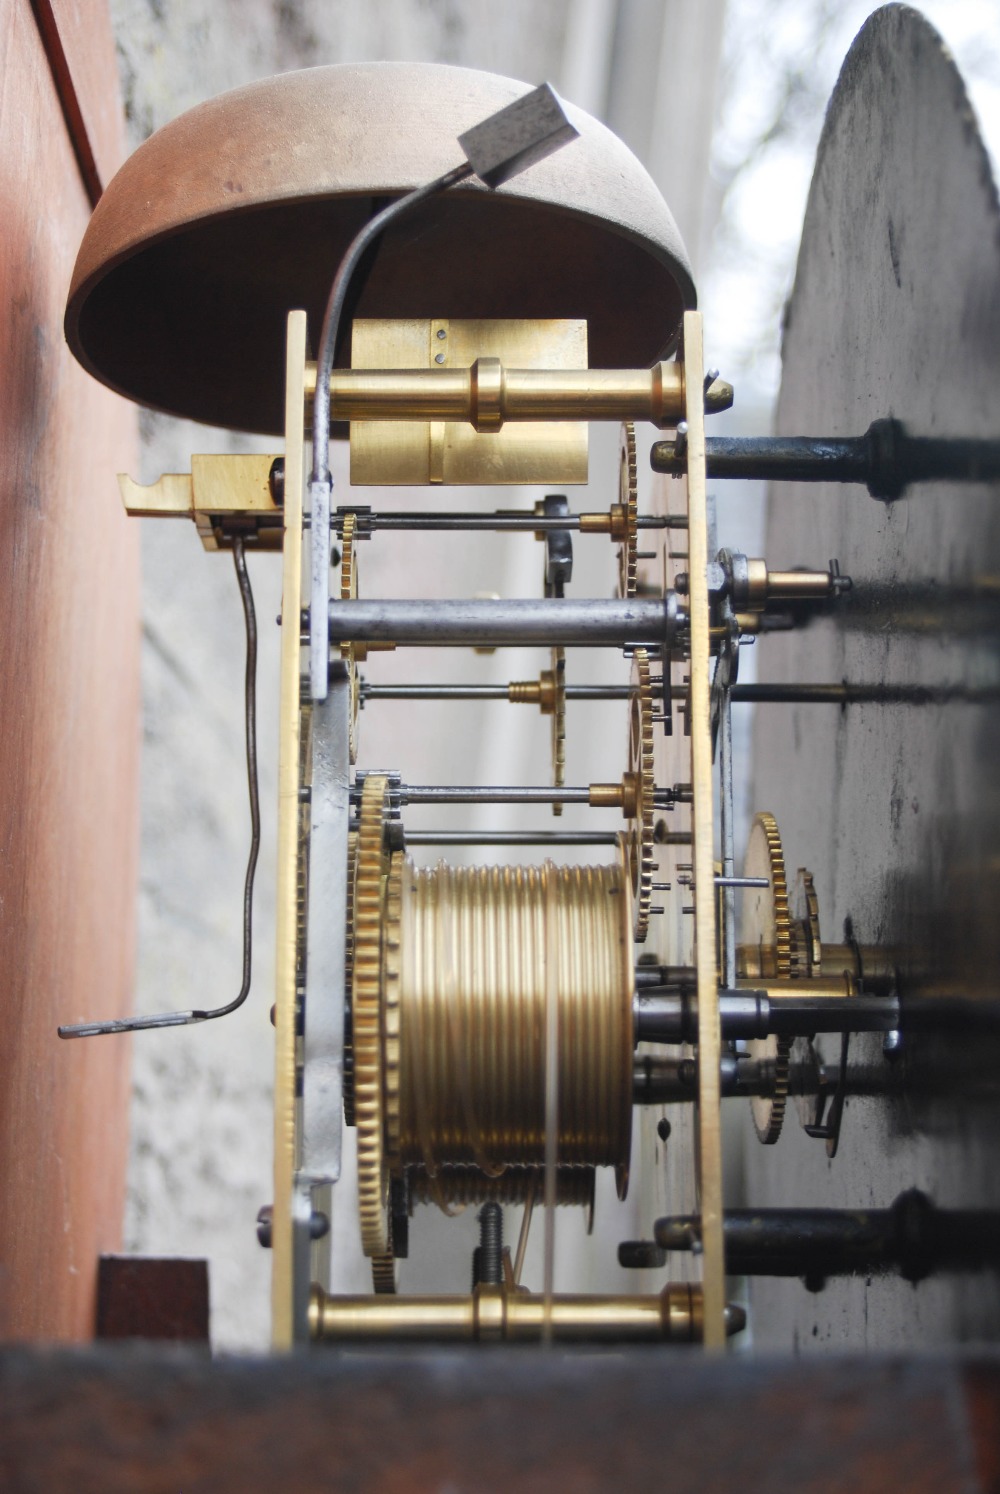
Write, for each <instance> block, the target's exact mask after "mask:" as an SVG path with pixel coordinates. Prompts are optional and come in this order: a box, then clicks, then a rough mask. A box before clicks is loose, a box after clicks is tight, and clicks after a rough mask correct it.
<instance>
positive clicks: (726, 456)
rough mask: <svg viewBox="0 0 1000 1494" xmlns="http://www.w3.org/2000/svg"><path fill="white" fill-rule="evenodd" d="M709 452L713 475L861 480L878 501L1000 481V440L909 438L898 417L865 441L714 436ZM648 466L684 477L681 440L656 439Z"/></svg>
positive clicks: (880, 424) (873, 428)
mask: <svg viewBox="0 0 1000 1494" xmlns="http://www.w3.org/2000/svg"><path fill="white" fill-rule="evenodd" d="M705 455H706V465H707V469H708V475H709V477H716V478H747V479H750V480H752V481H759V482H774V481H777V482H850V483H858V484H861V485H863V486H864V487H866V488H867V489H868V491H869V493H870V494H871V496H872V497H873V498H882V499H885V500H890V501H891V500H892V499H895V498H900V497H902V496H903V494H904V493H905V492H906V490H907V488H908V487H909V485H910V484H911V483H914V482H935V481H941V480H944V479H947V480H949V481H952V482H977V483H980V482H995V481H996V479H997V478H998V477H1000V441H994V440H978V439H974V438H970V437H958V438H953V437H936V436H911V435H909V433H908V432H907V431H906V429H905V427H904V426H903V425H902V424H901V423H900V422H899V421H898V420H875V421H873V422H872V424H871V425H870V426H869V427H868V429H867V431H866V432H865V434H864V435H863V436H849V437H825V436H710V437H709V438H708V439H707V440H706V442H705ZM650 465H651V466H652V468H653V471H654V472H666V473H668V474H670V475H672V476H675V477H679V476H682V475H683V473H684V472H685V471H686V470H687V454H686V452H685V450H684V443H683V442H680V443H678V442H677V441H658V442H656V444H655V445H654V446H653V449H652V451H651V453H650Z"/></svg>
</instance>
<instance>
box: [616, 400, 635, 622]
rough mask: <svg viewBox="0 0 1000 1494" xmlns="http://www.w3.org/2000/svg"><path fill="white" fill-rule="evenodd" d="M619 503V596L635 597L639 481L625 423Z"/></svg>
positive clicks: (630, 434) (628, 424)
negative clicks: (621, 533) (620, 522)
mask: <svg viewBox="0 0 1000 1494" xmlns="http://www.w3.org/2000/svg"><path fill="white" fill-rule="evenodd" d="M618 452H619V457H618V461H619V465H618V503H619V506H620V508H621V512H622V523H623V524H624V527H625V533H624V535H623V536H622V539H621V541H620V542H619V545H618V595H619V596H620V597H634V596H635V592H636V573H637V570H638V564H639V560H638V552H639V478H638V468H637V465H636V457H635V426H634V425H633V424H632V422H631V420H626V421H625V423H624V424H623V426H622V428H621V437H620V440H619V447H618Z"/></svg>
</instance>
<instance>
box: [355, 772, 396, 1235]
mask: <svg viewBox="0 0 1000 1494" xmlns="http://www.w3.org/2000/svg"><path fill="white" fill-rule="evenodd" d="M388 790H389V782H388V779H387V778H386V777H385V776H384V774H381V773H370V774H369V775H368V776H367V777H366V778H365V781H364V787H363V789H362V791H361V813H360V816H359V821H358V855H357V866H356V870H355V878H354V961H353V964H354V973H353V979H352V999H351V1033H352V1049H353V1055H354V1116H355V1124H356V1126H357V1131H358V1213H359V1215H360V1219H361V1246H362V1249H363V1250H364V1253H365V1255H367V1256H372V1257H378V1256H385V1255H388V1254H389V1169H388V1166H387V1161H386V1154H385V1144H384V1126H385V1103H384V1098H383V1065H382V928H383V917H382V910H383V901H384V888H383V883H384V881H385V878H386V876H387V874H388V870H389V856H388V853H387V851H386V846H385V833H384V826H385V818H386V809H387V805H388Z"/></svg>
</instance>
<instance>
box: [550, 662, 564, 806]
mask: <svg viewBox="0 0 1000 1494" xmlns="http://www.w3.org/2000/svg"><path fill="white" fill-rule="evenodd" d="M550 725H551V729H552V787H553V788H557V789H558V788H563V787H564V785H565V783H566V650H565V649H564V648H554V649H553V650H552V720H551V722H550ZM562 812H563V807H562V804H561V802H560V801H559V800H556V802H555V803H554V804H553V805H552V813H553V814H555V815H560V814H562Z"/></svg>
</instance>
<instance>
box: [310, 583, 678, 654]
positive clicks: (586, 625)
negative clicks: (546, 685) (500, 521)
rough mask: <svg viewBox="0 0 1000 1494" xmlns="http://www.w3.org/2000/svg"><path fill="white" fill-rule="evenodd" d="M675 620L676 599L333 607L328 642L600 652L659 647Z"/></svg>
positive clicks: (387, 602)
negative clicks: (507, 646) (578, 648)
mask: <svg viewBox="0 0 1000 1494" xmlns="http://www.w3.org/2000/svg"><path fill="white" fill-rule="evenodd" d="M677 621H678V607H677V599H676V597H675V596H674V595H672V594H670V595H668V596H667V597H666V598H665V599H659V598H657V599H649V598H644V597H638V598H632V599H630V600H626V601H605V600H603V599H601V600H596V601H583V602H579V601H569V600H567V599H565V598H563V597H557V598H548V597H547V598H543V599H539V600H534V599H525V598H516V599H514V600H511V601H473V600H464V599H463V600H458V601H453V600H448V601H411V600H405V601H395V600H384V601H352V602H331V604H330V639H331V642H334V643H341V642H350V641H352V640H355V639H357V640H365V641H368V642H373V643H377V642H387V643H395V644H397V645H402V646H408V645H415V646H419V645H430V646H432V647H438V646H444V647H458V648H462V647H467V646H472V647H476V646H481V645H486V646H487V647H493V646H496V645H502V644H515V645H534V644H539V645H545V646H548V645H561V646H564V647H565V646H574V645H580V646H600V645H605V646H608V647H614V648H622V647H623V646H624V645H626V644H629V643H637V644H638V643H642V644H662V643H663V642H664V640H665V638H666V637H667V636H668V633H669V635H670V636H672V635H673V633H674V632H675V630H676V627H677Z"/></svg>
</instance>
